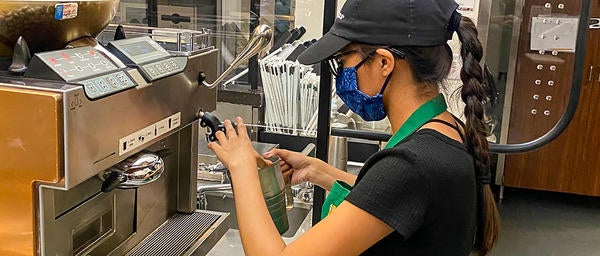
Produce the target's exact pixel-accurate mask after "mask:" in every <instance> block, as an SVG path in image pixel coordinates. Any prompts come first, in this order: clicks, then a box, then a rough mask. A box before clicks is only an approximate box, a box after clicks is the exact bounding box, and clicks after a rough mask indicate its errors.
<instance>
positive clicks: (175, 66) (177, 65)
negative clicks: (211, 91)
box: [140, 57, 187, 81]
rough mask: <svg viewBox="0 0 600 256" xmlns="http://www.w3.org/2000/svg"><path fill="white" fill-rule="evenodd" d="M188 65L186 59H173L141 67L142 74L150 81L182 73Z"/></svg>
mask: <svg viewBox="0 0 600 256" xmlns="http://www.w3.org/2000/svg"><path fill="white" fill-rule="evenodd" d="M186 64H187V58H186V57H172V58H168V59H165V60H161V61H157V62H151V63H148V64H145V65H142V66H140V69H141V71H142V74H143V75H144V76H145V77H148V78H149V79H148V80H150V81H154V80H156V79H159V78H162V77H165V76H170V75H174V74H177V73H179V72H182V71H183V70H184V68H185V65H186Z"/></svg>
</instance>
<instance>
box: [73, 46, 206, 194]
mask: <svg viewBox="0 0 600 256" xmlns="http://www.w3.org/2000/svg"><path fill="white" fill-rule="evenodd" d="M216 53H217V51H216V50H213V51H209V52H206V53H203V54H199V55H196V56H192V57H190V59H189V61H188V65H187V67H186V70H185V71H184V72H182V73H179V74H177V75H174V76H170V77H167V78H164V79H161V80H159V81H155V82H154V83H151V84H146V86H138V87H136V88H133V89H130V90H127V91H124V92H121V93H118V94H115V95H113V96H111V97H107V98H103V99H100V100H96V101H90V100H88V99H87V98H86V97H85V96H84V92H83V89H82V88H76V89H73V90H69V91H66V92H65V96H64V99H65V100H64V109H65V125H64V127H65V136H64V137H65V152H66V155H65V158H66V159H65V160H66V166H65V185H64V188H66V189H69V188H72V187H74V186H76V185H77V184H79V183H81V182H83V181H85V180H86V179H88V178H90V177H92V176H94V175H96V174H97V173H98V172H100V171H102V170H104V169H107V168H109V167H110V166H112V165H113V164H114V163H117V162H120V161H122V160H124V159H125V158H127V157H129V156H130V155H132V154H133V153H135V152H136V151H135V150H134V151H131V152H129V153H127V154H124V155H119V140H120V139H122V138H124V137H126V136H128V135H130V134H132V133H133V132H135V131H138V130H140V129H142V128H145V127H147V126H149V125H151V124H154V123H156V122H158V121H160V120H163V119H165V118H167V117H169V116H172V115H174V114H177V113H181V124H182V125H185V124H189V123H191V122H193V121H194V120H195V119H196V113H197V112H198V111H199V110H200V109H202V110H204V111H212V110H214V109H215V108H216V90H210V89H208V88H206V87H204V86H199V85H198V80H197V78H198V73H197V72H198V70H200V71H203V72H205V73H207V74H209V76H210V77H215V76H216V66H214V64H211V63H216V58H217V55H216ZM134 78H135V77H134ZM140 78H141V77H140ZM136 82H137V83H139V84H144V83H145V82H144V81H143V80H141V81H137V80H136ZM123 124H127V125H123ZM168 135H169V134H168V133H167V134H164V135H162V136H160V137H158V138H156V139H155V140H151V141H145V142H144V143H143V144H142V146H143V145H150V143H151V142H153V141H158V140H160V139H161V138H164V137H166V136H168ZM140 150H141V148H140ZM138 151H139V150H138Z"/></svg>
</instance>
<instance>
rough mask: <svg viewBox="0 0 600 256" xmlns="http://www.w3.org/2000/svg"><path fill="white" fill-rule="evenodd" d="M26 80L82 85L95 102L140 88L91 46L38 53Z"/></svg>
mask: <svg viewBox="0 0 600 256" xmlns="http://www.w3.org/2000/svg"><path fill="white" fill-rule="evenodd" d="M25 77H32V78H41V79H49V80H56V81H65V82H69V83H77V84H81V85H83V89H84V91H85V94H86V95H87V96H88V97H89V98H90V99H92V100H94V99H98V98H101V97H104V96H108V95H110V94H114V93H117V92H120V91H123V90H126V89H129V88H132V87H135V86H136V85H137V84H136V83H135V82H134V81H133V79H131V78H130V77H129V76H128V75H127V72H125V70H123V69H120V68H119V67H117V66H116V65H115V64H114V63H113V62H112V61H111V60H109V59H108V58H107V57H106V56H104V53H102V52H100V51H98V50H96V49H94V48H93V47H90V46H85V47H78V48H72V49H63V50H58V51H51V52H42V53H36V54H35V55H34V57H33V59H32V60H31V63H30V65H29V68H28V69H27V72H26V73H25Z"/></svg>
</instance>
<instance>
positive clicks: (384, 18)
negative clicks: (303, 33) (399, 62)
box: [298, 0, 458, 65]
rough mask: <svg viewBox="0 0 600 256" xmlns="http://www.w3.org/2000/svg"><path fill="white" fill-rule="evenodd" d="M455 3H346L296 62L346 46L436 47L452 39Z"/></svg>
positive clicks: (441, 0) (321, 57)
mask: <svg viewBox="0 0 600 256" xmlns="http://www.w3.org/2000/svg"><path fill="white" fill-rule="evenodd" d="M457 8H458V4H457V3H456V2H455V1H454V0H347V1H346V3H345V4H344V6H343V7H342V10H341V11H340V13H339V14H338V16H337V18H336V19H335V22H334V23H333V26H332V27H331V29H330V30H329V32H327V33H326V34H325V35H323V37H322V38H321V39H319V40H318V41H317V42H316V43H314V44H313V45H312V46H311V47H309V48H308V49H307V50H306V51H304V52H303V53H302V54H301V55H300V56H299V57H298V61H299V62H300V63H302V64H305V65H310V64H315V63H317V62H320V61H322V60H324V59H326V58H328V57H329V56H331V55H333V54H335V53H336V52H337V51H339V50H341V49H342V48H344V47H345V46H346V45H348V44H349V43H351V42H353V43H362V44H372V45H386V46H435V45H440V44H443V43H446V42H447V41H448V40H449V39H450V38H451V37H452V33H453V32H454V31H452V30H451V29H449V26H450V21H451V19H452V17H453V14H454V13H457V12H456V9H457Z"/></svg>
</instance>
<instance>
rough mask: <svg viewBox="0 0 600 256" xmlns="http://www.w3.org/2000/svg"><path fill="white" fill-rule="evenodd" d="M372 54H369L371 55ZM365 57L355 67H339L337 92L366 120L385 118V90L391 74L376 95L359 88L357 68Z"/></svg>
mask: <svg viewBox="0 0 600 256" xmlns="http://www.w3.org/2000/svg"><path fill="white" fill-rule="evenodd" d="M370 56H371V55H369V57H370ZM369 57H367V58H365V59H364V60H362V61H361V62H360V63H358V64H357V65H356V66H354V67H350V68H342V67H341V66H340V67H339V68H338V69H339V70H338V72H337V78H336V80H335V88H336V93H337V95H338V96H340V98H341V99H342V101H343V102H344V103H345V104H346V105H347V106H348V108H350V109H351V110H352V111H353V112H354V113H356V114H357V115H359V116H360V117H361V118H362V119H364V120H365V121H379V120H382V119H384V118H385V116H386V112H385V108H384V107H383V91H384V90H385V87H387V85H388V83H389V81H390V78H391V76H392V75H391V74H390V75H389V76H388V77H387V78H386V80H385V82H384V84H383V87H382V88H381V91H380V92H379V93H378V94H377V95H375V96H369V95H367V94H365V93H364V92H361V91H360V90H359V89H358V80H357V78H356V70H357V69H358V68H359V67H360V66H362V65H363V64H364V63H365V62H366V60H367V59H368V58H369Z"/></svg>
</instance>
